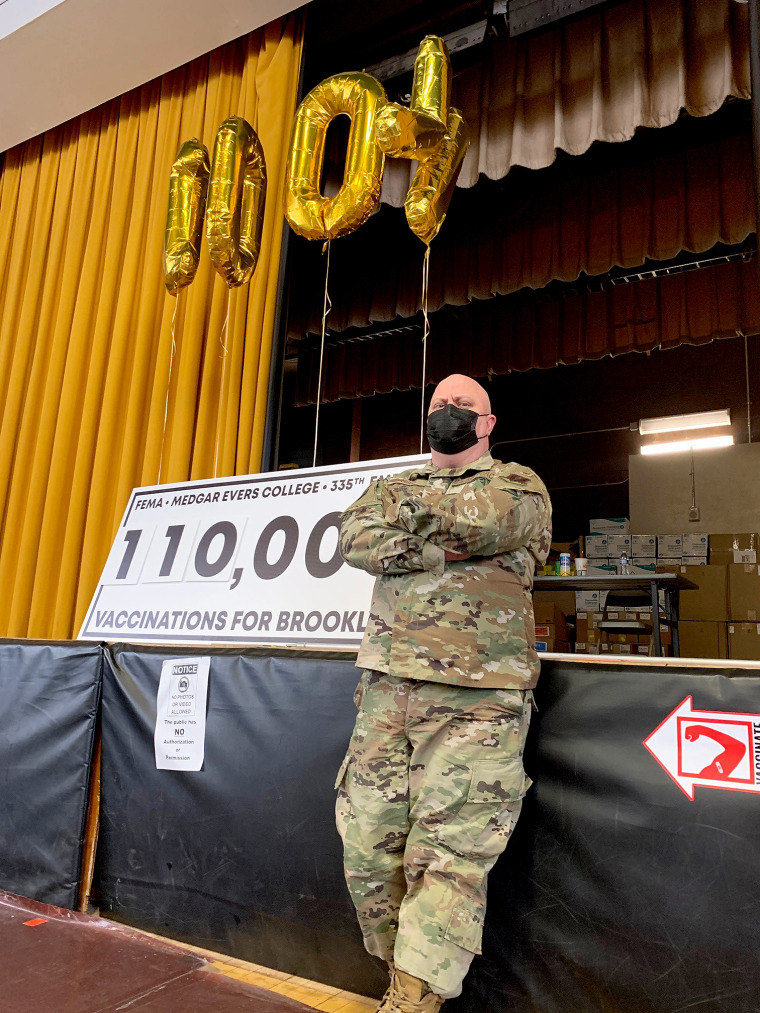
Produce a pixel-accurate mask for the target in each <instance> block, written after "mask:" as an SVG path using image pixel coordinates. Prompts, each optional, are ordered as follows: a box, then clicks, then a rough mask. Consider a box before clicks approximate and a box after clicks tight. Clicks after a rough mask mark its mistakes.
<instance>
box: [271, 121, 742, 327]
mask: <svg viewBox="0 0 760 1013" xmlns="http://www.w3.org/2000/svg"><path fill="white" fill-rule="evenodd" d="M660 136H661V135H660V134H655V135H654V137H655V139H656V138H659V137H660ZM633 143H634V147H631V150H630V151H629V150H628V148H629V146H622V145H621V146H617V145H616V146H614V147H610V148H607V149H603V150H601V151H600V152H597V153H596V154H595V155H594V156H593V157H592V155H591V154H589V156H587V159H584V160H582V161H578V162H574V161H572V160H570V159H565V160H564V163H563V164H562V165H559V164H557V165H555V166H553V167H552V168H551V169H546V170H544V171H543V172H537V173H531V172H526V171H524V170H520V171H518V172H515V173H513V174H512V175H511V176H510V177H509V178H508V179H507V180H505V181H504V182H503V183H501V184H493V183H489V184H481V186H479V187H477V188H475V189H474V190H472V191H470V192H469V193H460V194H458V195H457V196H456V198H455V200H454V201H453V203H452V206H451V210H450V212H449V218H448V220H447V221H446V223H445V225H444V227H443V229H442V230H441V233H440V235H439V236H438V237H437V238H436V239H435V241H434V243H433V245H432V247H431V270H430V293H429V308H430V310H431V312H432V311H434V310H438V309H440V308H441V307H442V306H444V305H451V306H461V305H464V304H466V303H468V302H469V301H470V300H471V299H484V300H485V299H489V298H490V297H491V296H494V295H506V294H509V293H511V292H516V291H518V290H519V289H521V288H526V287H527V288H531V289H539V288H542V287H543V286H545V285H546V284H548V283H549V282H550V281H552V280H555V279H557V280H560V281H565V282H569V281H575V279H576V278H577V277H578V276H579V274H581V272H585V273H586V274H588V275H601V274H605V273H606V272H607V271H609V270H610V269H611V268H613V267H615V266H617V267H623V268H631V267H638V266H639V265H641V264H643V263H644V261H645V260H646V258H651V259H652V260H660V261H663V260H669V259H671V258H672V257H674V256H676V254H678V253H679V252H680V251H682V250H688V251H691V252H693V253H701V252H704V251H705V250H709V249H710V248H711V247H712V246H714V245H715V244H716V243H718V242H723V243H727V244H735V243H740V242H742V241H743V240H744V239H746V237H747V236H748V235H749V234H750V233H751V232H754V230H755V218H754V203H753V192H752V145H751V138H750V136H749V135H739V136H732V137H723V138H719V139H716V140H711V141H709V142H708V143H703V144H698V145H693V146H691V147H688V148H687V149H686V150H676V151H668V150H666V149H665V145H664V139H663V142H662V143H658V144H656V145H655V144H647V145H646V146H643V147H640V146H638V145H637V144H636V142H633ZM588 159H591V160H592V162H591V164H588V163H587V160H588ZM422 251H423V246H422V244H421V243H420V242H419V241H418V240H417V239H416V238H415V237H414V236H413V235H412V233H411V232H410V230H409V229H408V228H407V226H406V221H405V220H404V217H403V213H402V212H400V211H396V210H391V209H386V210H384V211H382V212H380V213H379V214H377V215H375V216H374V217H373V218H371V219H370V221H369V222H367V224H366V225H364V226H363V227H362V228H361V229H358V230H357V231H356V232H354V233H352V234H351V235H349V236H346V237H345V238H343V239H339V240H337V241H336V242H334V243H333V244H332V250H331V268H330V296H331V299H332V311H331V313H330V317H329V321H328V323H329V327H330V330H331V331H333V332H341V331H344V330H346V328H348V327H366V326H367V325H368V324H370V323H373V322H380V321H389V320H394V319H395V318H396V317H401V318H408V317H411V316H414V314H415V313H416V312H417V311H418V310H419V308H420V274H421V267H422ZM292 253H293V259H292V267H291V290H292V293H293V295H292V297H291V300H290V309H289V318H288V331H289V335H290V337H291V338H293V339H295V340H298V339H301V338H303V337H304V335H305V334H307V333H308V332H312V333H318V332H319V331H320V329H321V317H322V304H323V296H324V288H323V286H324V265H323V263H322V258H321V257H320V252H319V248H318V245H317V244H314V243H312V244H307V243H306V242H305V241H301V242H300V243H298V244H296V243H294V244H293V247H292Z"/></svg>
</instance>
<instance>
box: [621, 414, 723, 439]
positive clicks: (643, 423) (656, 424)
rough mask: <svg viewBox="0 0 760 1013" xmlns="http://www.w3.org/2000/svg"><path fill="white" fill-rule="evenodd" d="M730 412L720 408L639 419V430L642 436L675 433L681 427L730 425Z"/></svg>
mask: <svg viewBox="0 0 760 1013" xmlns="http://www.w3.org/2000/svg"><path fill="white" fill-rule="evenodd" d="M730 425H731V412H730V410H729V409H728V408H721V409H719V410H717V411H712V412H695V413H694V414H693V415H665V416H664V417H663V418H659V419H641V420H640V421H639V432H640V433H641V435H642V436H653V435H654V434H655V433H676V432H679V430H682V429H709V428H711V427H712V426H730Z"/></svg>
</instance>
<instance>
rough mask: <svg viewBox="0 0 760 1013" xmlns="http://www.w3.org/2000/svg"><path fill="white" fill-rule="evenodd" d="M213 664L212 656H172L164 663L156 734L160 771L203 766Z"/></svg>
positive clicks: (157, 704)
mask: <svg viewBox="0 0 760 1013" xmlns="http://www.w3.org/2000/svg"><path fill="white" fill-rule="evenodd" d="M210 663H211V659H210V658H169V659H168V660H167V661H165V662H164V663H163V665H162V666H161V680H160V682H159V684H158V697H157V700H156V730H155V732H154V735H153V744H154V746H155V750H156V767H157V768H158V770H200V769H201V767H202V766H203V754H204V750H205V747H206V697H207V696H208V672H209V666H210Z"/></svg>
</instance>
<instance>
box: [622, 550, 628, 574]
mask: <svg viewBox="0 0 760 1013" xmlns="http://www.w3.org/2000/svg"><path fill="white" fill-rule="evenodd" d="M620 572H621V573H626V574H630V572H631V571H630V569H629V563H628V556H626V554H625V553H623V554H622V556H621V557H620Z"/></svg>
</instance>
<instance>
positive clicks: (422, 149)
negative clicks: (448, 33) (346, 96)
mask: <svg viewBox="0 0 760 1013" xmlns="http://www.w3.org/2000/svg"><path fill="white" fill-rule="evenodd" d="M450 101H451V60H450V59H449V51H448V49H447V48H446V43H445V42H444V41H443V39H441V38H439V37H438V36H437V35H428V36H427V37H426V38H425V39H423V40H422V42H421V43H420V48H419V52H418V53H417V58H416V59H415V61H414V85H413V87H412V100H411V104H410V106H409V107H408V108H407V107H406V106H402V105H398V104H397V103H395V102H394V103H388V104H387V105H386V106H385V107H384V108H383V109H382V111H381V112H380V114H379V116H378V119H377V143H378V146H379V147H380V148H381V149H382V150H383V151H384V152H385V154H386V155H389V156H390V157H392V158H410V159H413V160H414V161H416V162H419V168H418V169H417V172H416V173H415V176H414V179H413V180H412V185H411V186H410V187H409V192H408V193H407V195H406V200H405V201H404V208H405V209H406V220H407V222H408V223H409V228H410V229H411V230H412V232H413V233H414V234H415V236H418V237H419V238H420V239H421V240H422V241H423V243H427V244H428V245H430V243H431V242H432V240H433V239H435V237H436V236H437V235H438V230H439V229H440V227H441V226H442V225H443V222H444V219H445V218H446V212H447V211H448V208H449V204H450V203H451V197H452V195H453V193H454V185H455V184H456V181H457V177H458V176H459V172H460V170H461V168H462V161H463V159H464V156H465V152H466V151H467V145H468V143H469V138H468V134H467V126H466V124H465V122H464V118H463V117H462V114H461V112H460V111H459V110H458V109H454V108H453V107H450V106H449V102H450Z"/></svg>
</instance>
